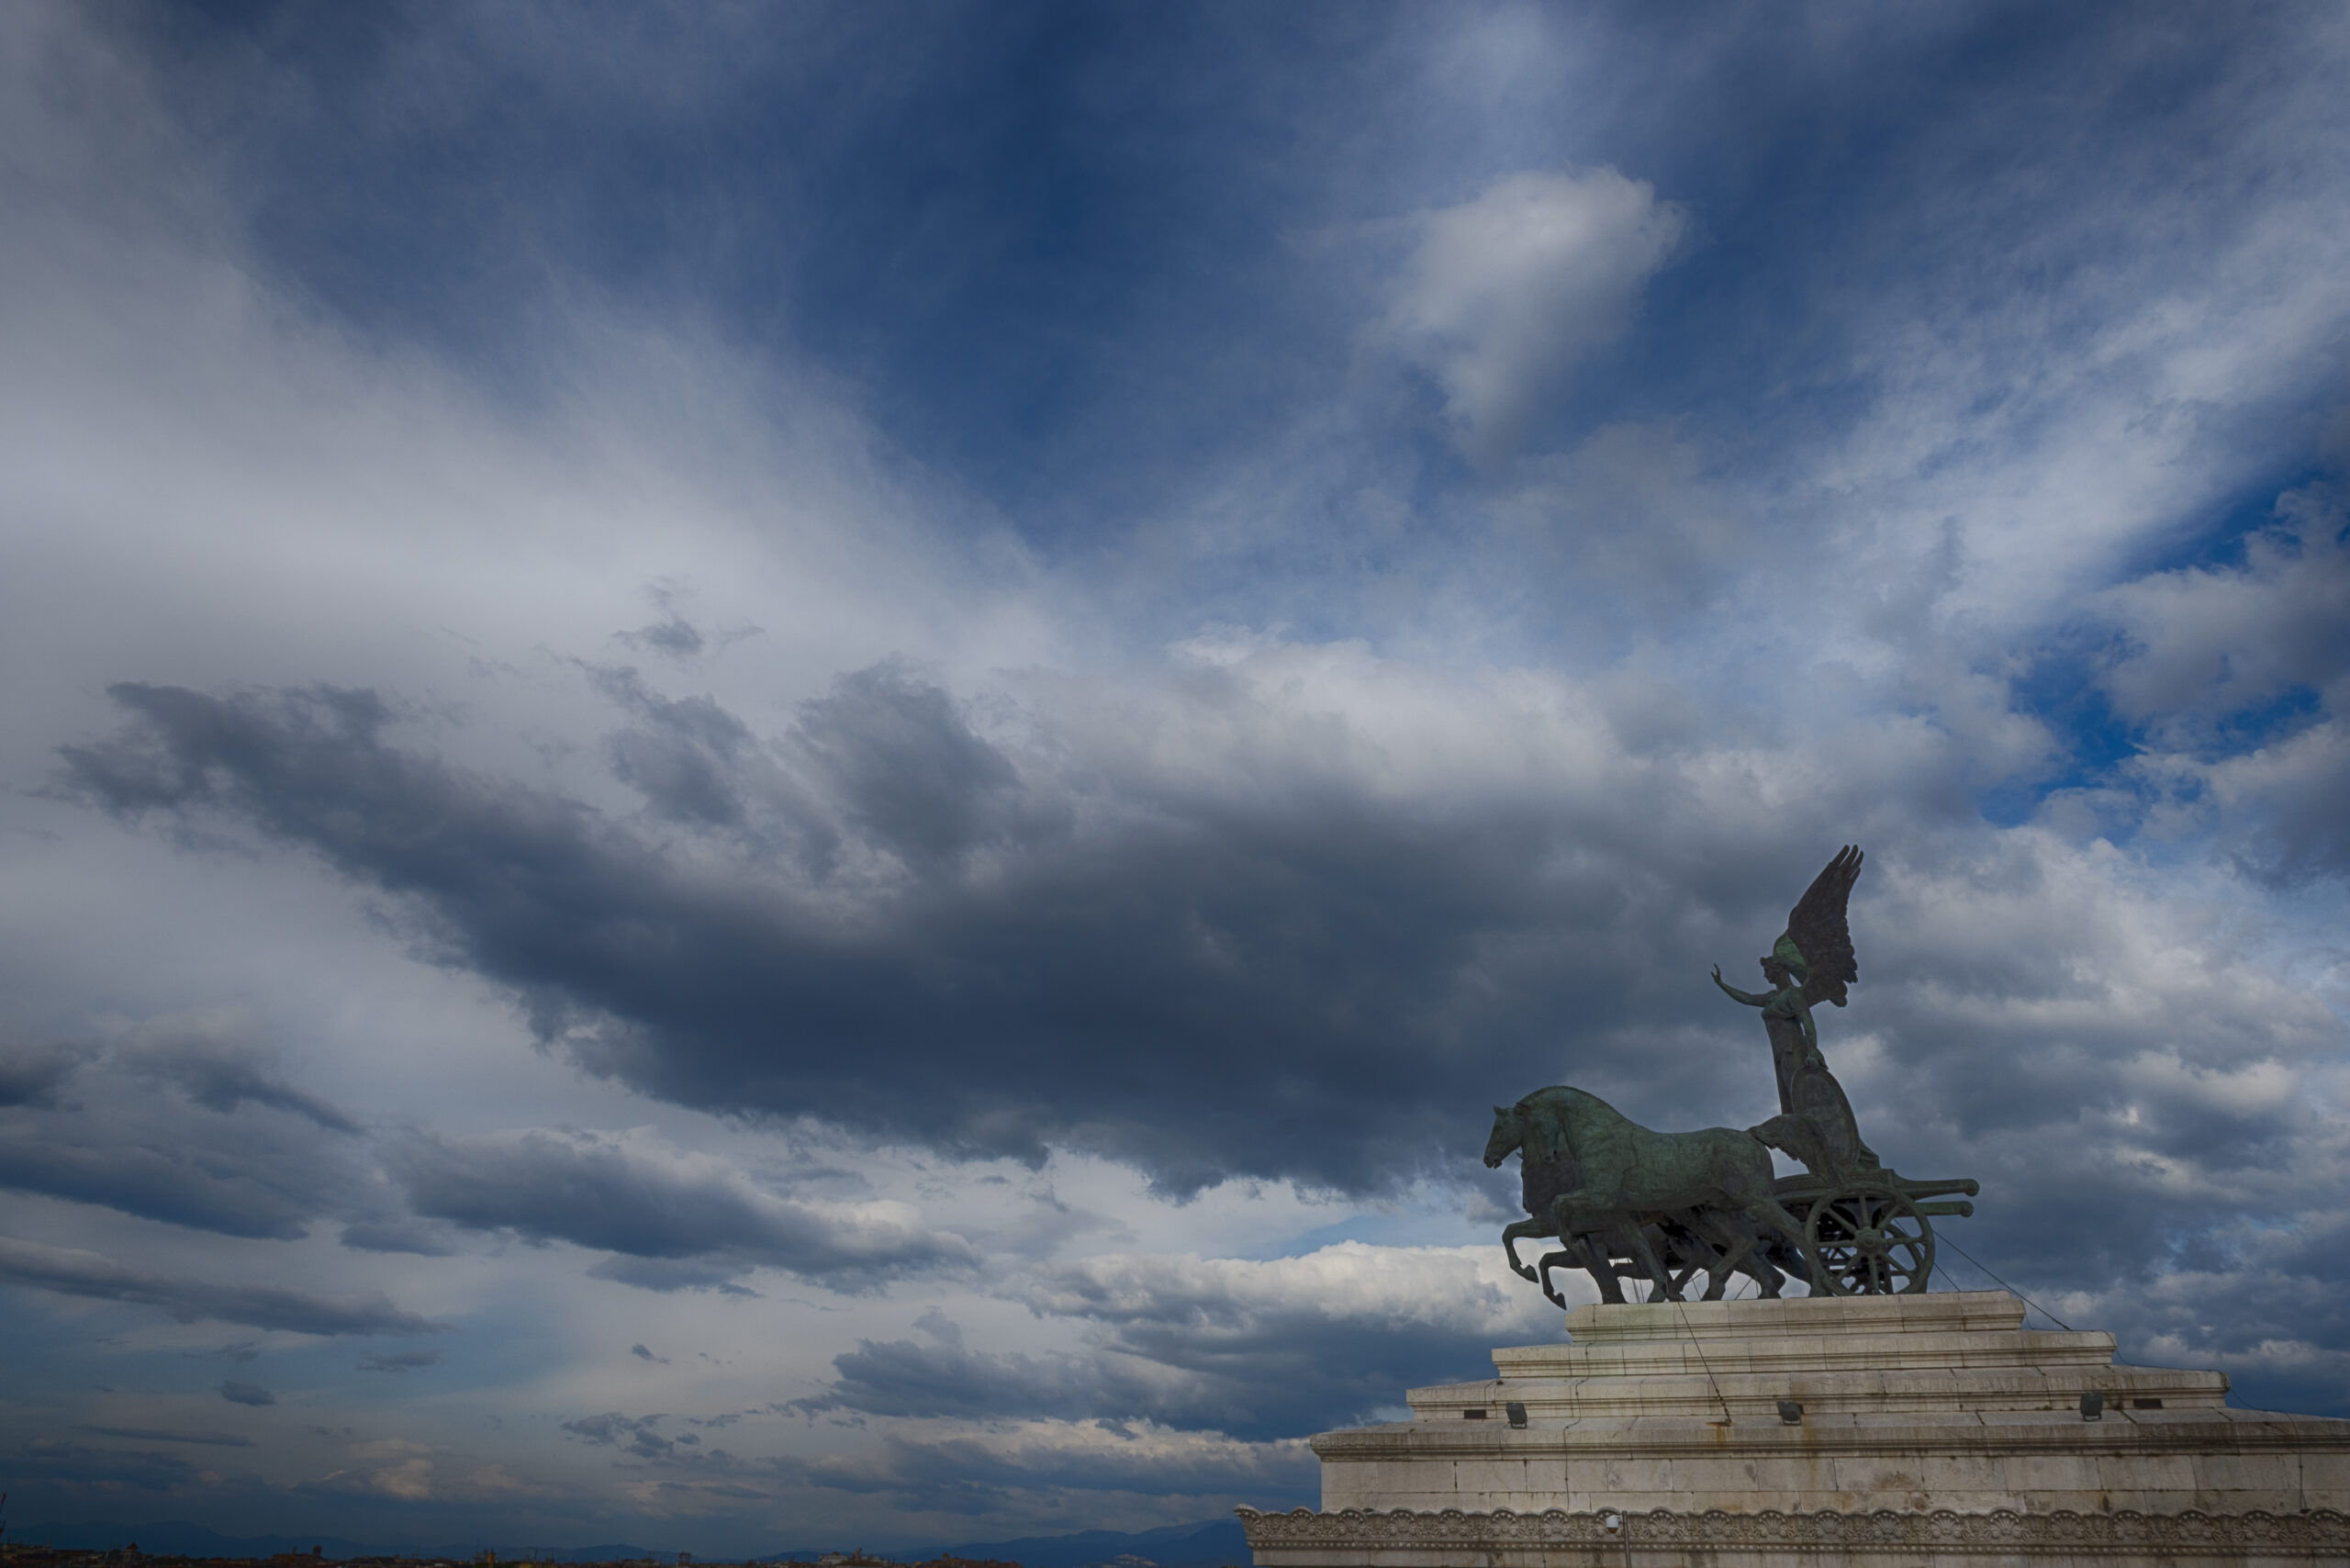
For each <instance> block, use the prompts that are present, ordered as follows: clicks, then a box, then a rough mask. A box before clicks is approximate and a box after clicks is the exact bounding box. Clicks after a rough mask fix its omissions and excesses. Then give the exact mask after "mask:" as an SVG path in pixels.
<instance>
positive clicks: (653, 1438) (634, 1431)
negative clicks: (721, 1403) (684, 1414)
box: [563, 1410, 698, 1459]
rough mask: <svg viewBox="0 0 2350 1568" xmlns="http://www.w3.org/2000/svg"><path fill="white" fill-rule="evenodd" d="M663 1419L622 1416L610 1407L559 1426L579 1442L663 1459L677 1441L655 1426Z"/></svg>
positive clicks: (674, 1446) (649, 1457) (671, 1451)
mask: <svg viewBox="0 0 2350 1568" xmlns="http://www.w3.org/2000/svg"><path fill="white" fill-rule="evenodd" d="M666 1419H667V1417H662V1416H623V1415H621V1413H620V1412H619V1411H617V1410H610V1411H607V1412H605V1413H604V1414H603V1415H601V1416H582V1417H580V1418H579V1419H578V1420H576V1421H565V1422H564V1423H563V1429H564V1430H565V1431H566V1432H569V1433H570V1434H571V1435H572V1436H573V1437H576V1438H577V1439H580V1440H581V1441H583V1442H589V1443H600V1444H602V1445H603V1446H605V1447H607V1448H611V1447H616V1446H624V1447H626V1448H627V1450H628V1451H630V1452H631V1453H633V1454H636V1455H638V1456H640V1457H641V1458H644V1459H664V1458H666V1457H667V1456H668V1455H669V1454H671V1453H673V1452H675V1451H676V1450H677V1441H678V1439H674V1438H665V1437H663V1436H662V1435H661V1434H660V1433H659V1432H658V1431H657V1430H655V1428H657V1427H659V1425H660V1424H661V1423H662V1422H663V1421H664V1420H666ZM697 1440H698V1439H697Z"/></svg>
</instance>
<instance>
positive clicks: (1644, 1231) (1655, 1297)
mask: <svg viewBox="0 0 2350 1568" xmlns="http://www.w3.org/2000/svg"><path fill="white" fill-rule="evenodd" d="M1625 1228H1626V1229H1627V1231H1628V1233H1629V1235H1630V1237H1631V1241H1632V1259H1633V1260H1634V1261H1635V1262H1637V1263H1639V1265H1640V1267H1641V1268H1642V1269H1643V1270H1645V1271H1647V1273H1648V1276H1649V1279H1650V1281H1651V1282H1652V1283H1653V1284H1654V1285H1655V1287H1656V1288H1655V1289H1654V1290H1652V1291H1651V1292H1650V1293H1649V1299H1650V1300H1651V1301H1673V1300H1677V1299H1678V1297H1676V1296H1675V1295H1674V1294H1673V1276H1672V1275H1670V1274H1668V1273H1666V1272H1665V1269H1664V1264H1663V1262H1662V1260H1660V1259H1659V1258H1658V1257H1657V1255H1656V1249H1655V1248H1653V1247H1651V1246H1650V1245H1649V1238H1648V1227H1647V1226H1640V1225H1632V1226H1626V1227H1625Z"/></svg>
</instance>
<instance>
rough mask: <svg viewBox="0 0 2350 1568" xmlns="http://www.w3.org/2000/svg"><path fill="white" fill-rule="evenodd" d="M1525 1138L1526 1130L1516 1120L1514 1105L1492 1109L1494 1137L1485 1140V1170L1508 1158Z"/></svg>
mask: <svg viewBox="0 0 2350 1568" xmlns="http://www.w3.org/2000/svg"><path fill="white" fill-rule="evenodd" d="M1525 1137H1526V1129H1525V1127H1524V1126H1522V1125H1521V1124H1520V1123H1519V1121H1518V1119H1517V1108H1516V1106H1515V1105H1496V1106H1494V1136H1493V1137H1489V1138H1487V1139H1486V1140H1485V1168H1486V1169H1487V1170H1493V1169H1494V1168H1495V1167H1497V1166H1499V1165H1500V1164H1501V1162H1502V1161H1503V1160H1505V1159H1508V1158H1509V1154H1510V1151H1511V1150H1512V1149H1514V1148H1516V1147H1517V1146H1518V1145H1519V1144H1520V1143H1521V1142H1523V1141H1524V1139H1525Z"/></svg>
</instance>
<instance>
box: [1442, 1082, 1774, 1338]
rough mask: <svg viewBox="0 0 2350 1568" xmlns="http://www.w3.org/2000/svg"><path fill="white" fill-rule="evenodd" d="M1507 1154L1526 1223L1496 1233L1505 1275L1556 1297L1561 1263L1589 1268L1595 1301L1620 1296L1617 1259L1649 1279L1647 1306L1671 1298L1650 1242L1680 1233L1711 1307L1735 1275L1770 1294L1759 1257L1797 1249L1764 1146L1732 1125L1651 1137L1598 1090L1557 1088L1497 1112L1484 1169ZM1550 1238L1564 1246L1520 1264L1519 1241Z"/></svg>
mask: <svg viewBox="0 0 2350 1568" xmlns="http://www.w3.org/2000/svg"><path fill="white" fill-rule="evenodd" d="M1513 1150H1515V1151H1516V1153H1517V1155H1518V1159H1519V1165H1520V1175H1521V1188H1522V1192H1523V1194H1524V1202H1525V1204H1526V1209H1527V1215H1528V1216H1529V1217H1527V1218H1526V1219H1522V1220H1519V1221H1517V1222H1516V1223H1515V1224H1513V1225H1511V1226H1507V1227H1506V1228H1505V1229H1504V1230H1503V1232H1502V1248H1503V1250H1504V1251H1505V1252H1506V1253H1507V1254H1508V1255H1509V1266H1510V1268H1511V1269H1512V1271H1515V1272H1516V1273H1517V1274H1519V1275H1520V1276H1522V1277H1523V1278H1526V1279H1529V1280H1533V1281H1535V1282H1537V1283H1539V1284H1540V1285H1541V1286H1542V1287H1543V1292H1544V1294H1547V1295H1550V1297H1551V1299H1552V1300H1554V1301H1555V1300H1558V1299H1560V1298H1559V1297H1558V1295H1557V1293H1555V1292H1554V1291H1552V1290H1551V1289H1550V1282H1549V1279H1548V1271H1549V1269H1550V1266H1552V1265H1553V1264H1556V1263H1561V1262H1567V1261H1577V1262H1579V1266H1581V1267H1582V1268H1583V1269H1585V1270H1588V1271H1590V1273H1591V1276H1592V1278H1593V1280H1594V1281H1595V1282H1597V1284H1598V1286H1599V1293H1600V1296H1601V1299H1602V1300H1605V1301H1611V1302H1615V1301H1621V1300H1622V1299H1623V1295H1622V1293H1621V1291H1620V1290H1619V1289H1618V1288H1617V1283H1616V1280H1617V1271H1616V1268H1615V1266H1614V1265H1613V1264H1612V1263H1611V1262H1610V1261H1609V1260H1610V1258H1611V1257H1612V1256H1614V1255H1615V1254H1617V1253H1621V1254H1623V1255H1624V1256H1627V1257H1628V1258H1630V1259H1631V1260H1633V1262H1634V1263H1635V1265H1637V1271H1638V1272H1639V1273H1643V1274H1645V1275H1647V1277H1648V1278H1649V1280H1650V1281H1651V1283H1652V1285H1653V1287H1654V1289H1653V1292H1652V1294H1651V1296H1650V1299H1651V1300H1662V1299H1665V1298H1667V1297H1670V1296H1675V1295H1677V1294H1678V1291H1677V1289H1676V1287H1675V1284H1674V1282H1673V1277H1672V1275H1671V1273H1670V1272H1669V1271H1668V1269H1667V1267H1666V1263H1665V1260H1664V1257H1663V1256H1662V1252H1661V1250H1660V1245H1659V1244H1660V1243H1661V1242H1662V1243H1663V1244H1664V1249H1665V1250H1677V1249H1675V1248H1674V1247H1673V1242H1674V1240H1675V1239H1678V1238H1687V1239H1688V1240H1689V1241H1690V1242H1692V1243H1694V1244H1695V1245H1694V1246H1693V1247H1691V1248H1690V1249H1689V1250H1690V1251H1692V1252H1696V1253H1699V1254H1700V1262H1699V1266H1700V1267H1703V1268H1705V1269H1706V1271H1707V1274H1708V1275H1709V1280H1708V1285H1707V1293H1706V1294H1707V1299H1708V1300H1713V1299H1717V1298H1718V1297H1719V1296H1720V1294H1721V1291H1722V1286H1723V1283H1724V1282H1726V1281H1727V1279H1728V1278H1729V1273H1730V1272H1731V1271H1733V1270H1736V1271H1742V1272H1745V1273H1749V1274H1751V1275H1752V1276H1753V1277H1754V1278H1755V1279H1756V1280H1757V1281H1758V1282H1760V1283H1761V1285H1762V1294H1763V1295H1764V1296H1766V1297H1769V1296H1776V1295H1777V1294H1779V1285H1780V1274H1779V1271H1778V1270H1777V1269H1776V1268H1775V1267H1774V1266H1773V1264H1772V1262H1771V1260H1770V1259H1769V1257H1768V1256H1766V1254H1767V1253H1769V1252H1772V1251H1777V1252H1779V1253H1780V1254H1781V1255H1782V1256H1783V1257H1784V1256H1786V1255H1787V1254H1788V1253H1789V1252H1791V1251H1792V1252H1799V1251H1800V1249H1801V1248H1802V1245H1803V1227H1802V1226H1799V1225H1797V1224H1796V1220H1795V1217H1794V1216H1793V1215H1790V1214H1788V1213H1787V1211H1786V1210H1785V1209H1784V1208H1782V1207H1781V1206H1780V1205H1779V1203H1778V1201H1777V1199H1776V1198H1774V1196H1773V1195H1772V1186H1771V1182H1772V1176H1771V1153H1770V1150H1769V1149H1767V1148H1764V1147H1763V1146H1762V1143H1761V1142H1760V1141H1758V1140H1757V1139H1756V1138H1755V1137H1753V1136H1752V1135H1751V1134H1749V1133H1744V1132H1740V1130H1738V1129H1737V1128H1735V1127H1706V1128H1703V1129H1701V1130H1699V1131H1696V1132H1688V1133H1660V1132H1654V1131H1651V1129H1649V1128H1647V1127H1644V1126H1640V1125H1639V1124H1638V1123H1637V1122H1634V1121H1632V1120H1631V1119H1630V1118H1628V1117H1627V1116H1625V1115H1624V1114H1622V1113H1621V1112H1619V1111H1617V1109H1616V1108H1615V1107H1614V1106H1612V1105H1610V1104H1608V1103H1606V1101H1605V1100H1602V1099H1600V1098H1599V1097H1598V1096H1597V1095H1595V1094H1589V1093H1586V1092H1583V1090H1580V1089H1571V1088H1568V1087H1566V1086H1564V1085H1560V1086H1558V1087H1555V1088H1550V1089H1538V1090H1536V1091H1535V1092H1533V1093H1531V1094H1528V1095H1527V1096H1526V1097H1525V1098H1524V1099H1522V1100H1520V1101H1518V1103H1516V1104H1515V1105H1507V1106H1504V1105H1496V1106H1494V1131H1493V1136H1492V1137H1490V1138H1489V1139H1487V1141H1486V1144H1485V1163H1486V1165H1487V1166H1489V1167H1498V1166H1499V1165H1500V1164H1501V1162H1502V1161H1503V1160H1504V1159H1506V1158H1507V1157H1508V1156H1509V1154H1510V1153H1511V1152H1512V1151H1513ZM1548 1236H1555V1237H1557V1238H1559V1239H1560V1240H1561V1242H1563V1243H1565V1245H1566V1248H1567V1250H1566V1251H1565V1252H1563V1253H1553V1254H1551V1255H1550V1256H1548V1257H1545V1258H1543V1259H1541V1260H1539V1264H1537V1265H1528V1264H1527V1263H1525V1262H1522V1261H1520V1260H1519V1259H1518V1256H1517V1242H1518V1240H1519V1238H1522V1237H1548ZM1774 1241H1784V1242H1785V1243H1787V1244H1788V1245H1787V1246H1785V1247H1774V1245H1773V1243H1774ZM1685 1255H1686V1254H1685V1253H1684V1256H1685ZM1691 1272H1694V1270H1693V1271H1691ZM1688 1277H1689V1276H1688V1274H1687V1273H1684V1276H1683V1278H1684V1281H1685V1280H1686V1279H1687V1278H1688Z"/></svg>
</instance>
